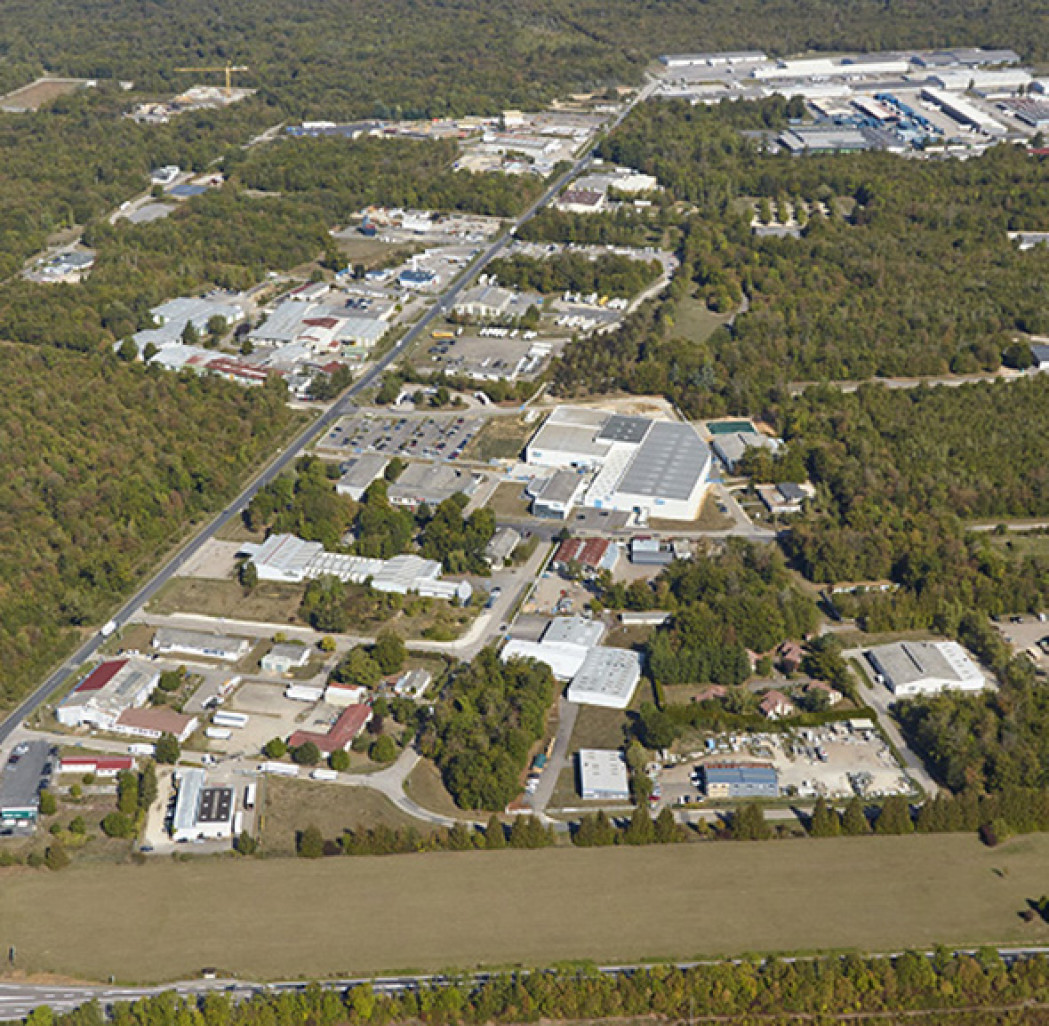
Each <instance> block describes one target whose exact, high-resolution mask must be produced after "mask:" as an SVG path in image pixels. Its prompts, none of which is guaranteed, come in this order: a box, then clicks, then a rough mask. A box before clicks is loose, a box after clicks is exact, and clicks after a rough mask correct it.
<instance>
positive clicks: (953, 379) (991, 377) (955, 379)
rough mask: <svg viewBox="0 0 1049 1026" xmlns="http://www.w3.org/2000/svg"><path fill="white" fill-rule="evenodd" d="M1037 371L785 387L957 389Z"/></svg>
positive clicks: (1005, 369) (792, 391)
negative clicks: (942, 386)
mask: <svg viewBox="0 0 1049 1026" xmlns="http://www.w3.org/2000/svg"><path fill="white" fill-rule="evenodd" d="M1037 373H1038V371H1036V370H1034V369H1031V370H1026V371H1016V370H1010V369H1009V368H1008V367H1003V368H1002V369H1001V370H998V371H988V372H987V373H985V374H941V375H937V376H936V377H929V378H864V379H863V380H862V381H792V382H791V383H790V384H789V385H787V390H788V391H789V392H790V394H791V395H801V394H802V393H803V392H804V391H805V390H806V389H807V388H813V387H815V386H818V385H828V386H829V387H831V388H836V389H838V391H840V392H857V391H859V389H860V388H861V387H862V386H863V385H881V386H882V387H883V388H892V389H898V388H904V389H906V388H921V386H922V385H928V386H929V387H930V388H931V387H932V386H934V385H946V386H947V387H948V388H959V387H961V386H962V385H972V384H975V383H977V382H981V381H1020V380H1022V379H1023V378H1025V377H1029V376H1031V375H1034V374H1037Z"/></svg>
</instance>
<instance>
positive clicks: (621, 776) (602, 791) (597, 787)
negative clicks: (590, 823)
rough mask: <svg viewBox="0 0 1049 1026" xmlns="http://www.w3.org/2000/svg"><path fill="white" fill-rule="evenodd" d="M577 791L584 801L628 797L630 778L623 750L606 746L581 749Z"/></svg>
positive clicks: (619, 799)
mask: <svg viewBox="0 0 1049 1026" xmlns="http://www.w3.org/2000/svg"><path fill="white" fill-rule="evenodd" d="M576 758H577V759H578V760H579V793H580V794H581V795H582V797H583V800H584V801H607V802H625V801H629V800H630V777H629V774H628V773H627V767H626V759H624V758H623V753H622V752H618V751H615V750H614V749H609V748H580V749H579V752H578V754H577V756H576Z"/></svg>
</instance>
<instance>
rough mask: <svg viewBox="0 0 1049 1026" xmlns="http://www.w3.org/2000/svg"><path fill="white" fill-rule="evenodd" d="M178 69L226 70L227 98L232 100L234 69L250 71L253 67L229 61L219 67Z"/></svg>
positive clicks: (186, 69) (181, 69)
mask: <svg viewBox="0 0 1049 1026" xmlns="http://www.w3.org/2000/svg"><path fill="white" fill-rule="evenodd" d="M175 70H176V71H224V72H225V73H226V99H227V100H230V99H232V98H233V80H232V75H233V72H234V71H250V70H251V69H250V68H249V67H248V66H247V65H246V64H232V63H231V62H229V61H227V62H226V63H225V64H223V65H221V66H219V67H211V68H176V69H175Z"/></svg>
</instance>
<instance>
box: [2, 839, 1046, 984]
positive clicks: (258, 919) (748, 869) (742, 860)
mask: <svg viewBox="0 0 1049 1026" xmlns="http://www.w3.org/2000/svg"><path fill="white" fill-rule="evenodd" d="M1047 859H1049V836H1047V835H1032V836H1029V837H1022V838H1017V839H1014V840H1012V841H1010V842H1009V843H1008V844H1006V845H1004V846H1001V847H999V848H995V849H990V848H986V847H983V846H982V845H981V844H980V843H979V841H978V840H977V839H976V837H975V836H970V835H962V834H941V835H914V836H910V837H866V838H844V837H843V838H834V839H829V840H821V841H813V840H810V839H802V840H794V841H776V842H767V843H746V842H739V843H732V842H715V843H711V844H688V845H675V846H668V847H651V848H612V849H601V848H591V849H573V848H552V849H545V850H541V851H513V850H507V851H498V852H467V853H460V852H448V853H429V854H422V855H395V856H387V857H385V858H346V857H343V858H331V859H324V860H319V861H305V860H298V859H272V860H257V861H255V860H252V861H249V860H238V859H234V858H230V859H201V860H192V861H188V862H184V863H180V862H174V861H166V860H165V861H157V862H150V863H148V864H146V865H144V866H104V865H92V866H73V867H71V868H70V869H68V870H65V871H64V872H62V873H57V874H56V873H45V872H42V871H33V870H27V869H21V868H18V869H7V870H0V946H2V949H3V950H7V949H8V948H9V947H10V946H11V945H15V946H16V947H17V950H18V958H19V963H20V967H21V969H22V970H24V971H28V972H51V973H61V974H63V975H67V976H78V977H89V978H94V979H101V978H105V977H107V976H108V974H110V973H115V974H116V975H117V977H118V979H120V980H121V981H132V980H138V981H147V980H148V981H161V980H171V979H176V978H181V977H188V976H192V975H195V974H196V973H198V972H199V971H200V967H201V966H205V965H214V966H217V967H218V968H219V971H220V973H226V972H231V973H236V974H238V975H245V976H259V977H270V978H272V977H278V976H279V977H295V976H308V977H318V976H325V975H330V974H338V973H344V974H347V975H350V974H353V973H361V972H382V971H396V970H407V969H418V970H437V969H442V968H449V967H461V968H464V969H465V968H468V967H470V966H475V965H482V964H487V965H508V964H513V963H523V964H549V963H551V962H555V961H559V960H564V959H575V958H592V959H595V960H598V961H600V962H612V961H616V960H624V961H627V960H629V961H634V960H641V959H668V958H675V957H676V958H690V957H717V956H726V955H739V954H741V953H744V952H761V951H783V952H786V951H811V950H840V949H850V948H851V949H859V950H864V951H890V950H899V949H901V948H907V947H922V948H925V947H931V946H933V945H935V944H937V943H944V944H947V945H950V946H968V945H974V946H975V945H978V944H982V943H990V942H999V943H1006V944H1020V943H1027V944H1045V943H1046V942H1049V926H1046V925H1045V924H1041V923H1039V924H1027V923H1024V922H1022V921H1021V919H1020V918H1019V917H1018V916H1017V912H1018V911H1019V910H1020V909H1022V908H1024V907H1025V903H1026V901H1027V899H1029V898H1037V897H1038V896H1039V895H1041V894H1042V893H1043V892H1044V891H1045V865H1046V860H1047ZM114 901H118V902H119V928H118V929H110V930H107V931H106V943H105V944H99V943H97V941H98V930H99V924H104V923H110V922H112V917H113V914H114ZM375 923H387V924H391V925H392V924H396V923H401V924H404V925H405V926H406V928H405V929H384V930H376V929H372V928H370V926H373V925H374V924H375ZM409 924H410V925H409ZM276 938H279V941H278V940H276Z"/></svg>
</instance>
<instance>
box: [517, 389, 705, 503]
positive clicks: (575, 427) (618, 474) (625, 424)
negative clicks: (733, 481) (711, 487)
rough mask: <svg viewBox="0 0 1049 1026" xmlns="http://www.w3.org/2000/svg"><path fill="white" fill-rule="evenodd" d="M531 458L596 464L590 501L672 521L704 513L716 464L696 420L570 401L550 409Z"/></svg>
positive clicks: (562, 465) (561, 465)
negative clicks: (630, 413)
mask: <svg viewBox="0 0 1049 1026" xmlns="http://www.w3.org/2000/svg"><path fill="white" fill-rule="evenodd" d="M525 460H526V462H528V463H529V464H531V465H533V466H544V467H556V468H558V469H562V470H566V469H569V468H577V469H580V468H584V469H591V470H592V469H596V470H597V474H596V476H595V477H594V479H593V481H592V482H591V483H590V486H589V488H588V490H587V492H586V495H585V497H584V499H583V503H584V505H586V506H590V507H593V508H595V509H604V510H616V511H620V512H627V513H631V512H636V513H644V514H647V515H652V516H659V517H662V518H665V519H668V520H694V519H695V518H696V517H697V516H698V515H699V509H700V506H701V505H702V502H703V496H704V494H705V491H706V487H707V484H708V482H709V479H710V471H711V463H712V460H711V455H710V447H709V446H708V445H707V443H706V442H704V441H703V439H702V438H700V437H699V433H698V432H697V431H696V429H695V428H694V427H693V426H692V425H691V424H684V423H681V422H679V421H670V420H652V419H651V418H648V417H636V416H624V415H622V414H610V413H608V412H607V411H603V410H591V409H582V408H579V407H572V406H559V407H557V408H556V409H555V410H554V411H553V413H551V414H550V416H549V418H547V421H546V423H545V424H543V426H542V427H540V429H539V430H538V431H537V432H536V433H535V435H533V436H532V439H531V440H530V441H529V443H528V445H527V447H526V449H525ZM540 494H541V495H542V494H543V493H540Z"/></svg>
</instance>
